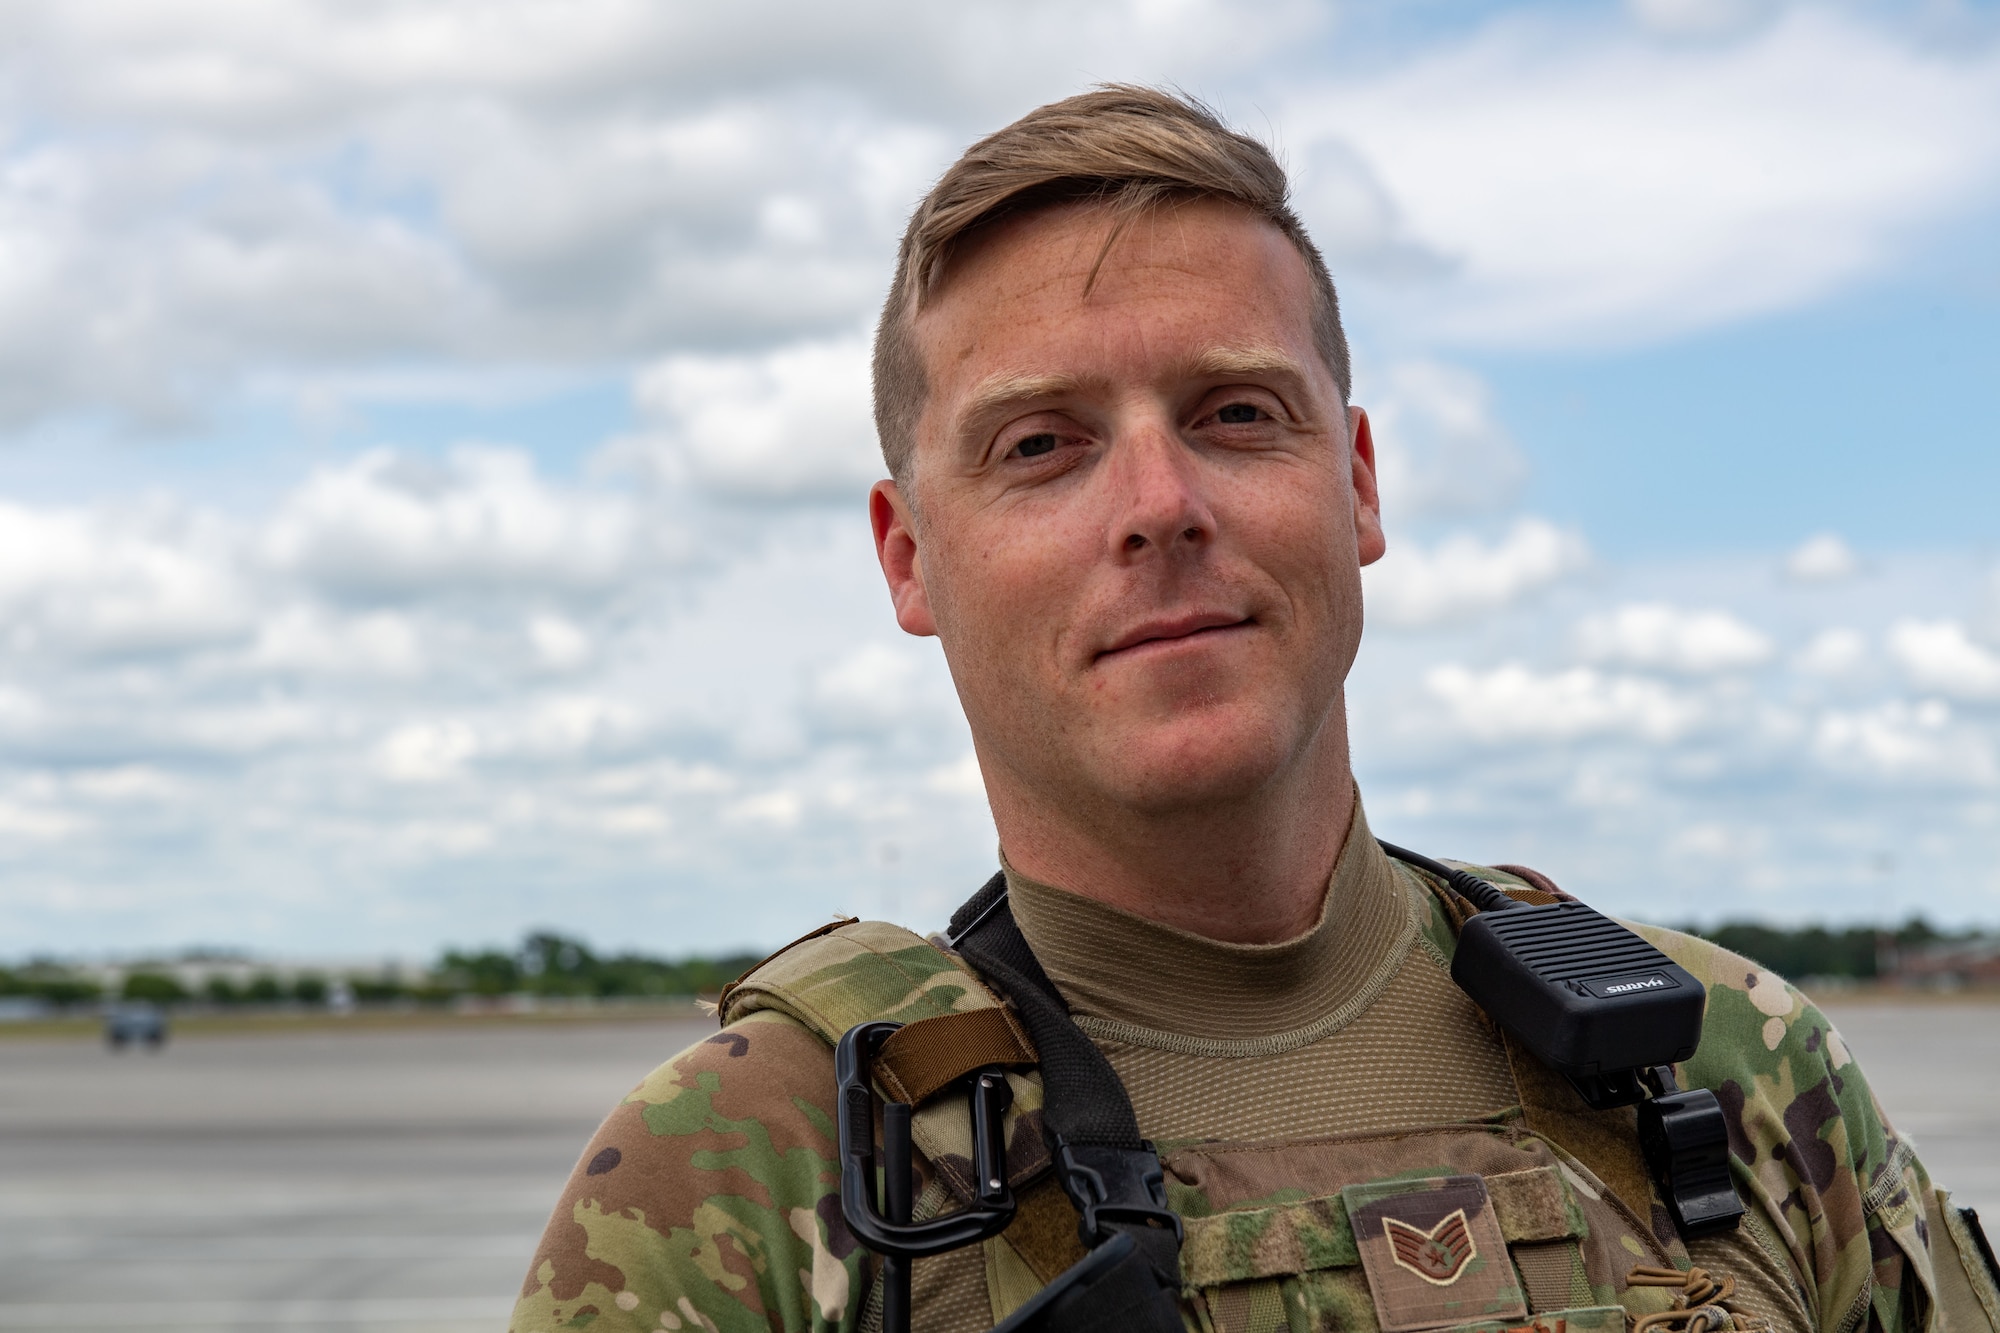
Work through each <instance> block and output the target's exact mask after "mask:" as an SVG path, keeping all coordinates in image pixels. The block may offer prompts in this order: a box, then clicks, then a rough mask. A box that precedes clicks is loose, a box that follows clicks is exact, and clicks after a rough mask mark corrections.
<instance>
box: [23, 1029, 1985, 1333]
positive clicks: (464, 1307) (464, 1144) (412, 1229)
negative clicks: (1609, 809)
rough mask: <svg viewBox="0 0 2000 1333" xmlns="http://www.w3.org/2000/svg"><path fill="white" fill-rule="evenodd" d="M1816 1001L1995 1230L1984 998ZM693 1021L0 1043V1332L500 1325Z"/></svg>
mask: <svg viewBox="0 0 2000 1333" xmlns="http://www.w3.org/2000/svg"><path fill="white" fill-rule="evenodd" d="M1829 1008H1830V1011H1831V1012H1832V1013H1833V1015H1834V1019H1835V1022H1836V1023H1838V1024H1839V1026H1840V1029H1841V1031H1842V1033H1843V1034H1844V1035H1845V1037H1846V1038H1847V1042H1848V1045H1849V1046H1850V1047H1851V1048H1852V1049H1853V1051H1854V1052H1855V1054H1856V1056H1857V1057H1858V1058H1859V1059H1860V1060H1861V1062H1862V1064H1863V1066H1864V1067H1865V1068H1867V1069H1868V1071H1869V1074H1870V1077H1871V1079H1872V1080H1873V1081H1874V1082H1875V1084H1876V1086H1877V1087H1878V1088H1879V1089H1880V1090H1881V1091H1882V1096H1883V1100H1884V1102H1885V1103H1886V1104H1887V1106H1888V1108H1889V1111H1890V1114H1891V1115H1892V1117H1894V1118H1895V1119H1896V1120H1897V1121H1898V1123H1899V1124H1901V1125H1902V1126H1903V1127H1904V1128H1905V1129H1906V1130H1907V1131H1908V1132H1909V1133H1910V1134H1911V1135H1912V1136H1913V1137H1915V1139H1916V1140H1917V1142H1918V1145H1919V1147H1920V1150H1921V1151H1922V1152H1923V1153H1924V1155H1925V1159H1926V1161H1927V1162H1928V1163H1929V1165H1930V1166H1931V1168H1932V1170H1933V1172H1934V1174H1936V1175H1937V1176H1938V1178H1939V1179H1941V1180H1944V1181H1946V1182H1947V1183H1949V1184H1951V1185H1953V1186H1954V1187H1955V1188H1956V1189H1957V1190H1958V1191H1959V1193H1960V1195H1961V1197H1962V1199H1963V1201H1965V1202H1970V1203H1973V1204H1975V1205H1978V1206H1980V1207H1981V1208H1982V1211H1983V1212H1984V1215H1985V1216H1987V1217H1988V1218H1990V1219H1993V1220H1994V1221H1995V1222H2000V1006H1994V1005H1979V1004H1880V1003H1860V1004H1841V1003H1838V1002H1836V1003H1834V1004H1832V1005H1830V1006H1829ZM708 1030H709V1029H708V1027H707V1024H706V1023H705V1022H699V1021H686V1020H658V1019H652V1020H643V1021H642V1020H629V1021H624V1022H619V1023H615V1024H612V1023H607V1024H596V1023H586V1022H580V1021H570V1022H562V1023H549V1024H540V1025H523V1024H506V1023H499V1022H488V1021H465V1022H461V1023H458V1024H455V1025H451V1026H445V1027H437V1026H433V1027H427V1028H413V1029H409V1030H400V1029H382V1028H376V1029H370V1030H355V1031H351V1032H344V1031H320V1032H312V1033H293V1034H289V1035H284V1034H252V1035H213V1036H189V1037H185V1038H181V1039H177V1040H175V1041H174V1042H173V1043H172V1044H170V1045H169V1047H168V1048H167V1050H166V1051H165V1052H163V1053H161V1054H158V1055H152V1054H146V1053H140V1052H132V1053H126V1054H122V1055H112V1054H110V1053H108V1052H107V1051H105V1050H104V1048H103V1047H102V1046H101V1045H99V1044H97V1043H95V1042H85V1041H80V1040H67V1041H30V1040H9V1041H0V1333H4V1331H5V1330H47V1331H49V1333H53V1331H54V1330H64V1331H65V1333H71V1331H74V1330H104V1331H105V1333H109V1331H110V1330H118V1331H119V1333H142V1331H147V1330H161V1331H163V1333H164V1331H167V1330H172V1331H174V1333H195V1331H197V1330H202V1331H206V1330H214V1331H215V1333H237V1331H239V1330H250V1329H257V1330H280V1329H282V1330H287V1331H288V1333H298V1331H308V1333H472V1331H473V1330H480V1331H481V1333H499V1331H500V1330H502V1329H504V1328H505V1327H506V1321H507V1314H508V1311H509V1309H510V1308H511V1306H512V1304H513V1296H514V1293H515V1292H516V1291H517V1290H518V1289H519V1286H520V1283H521V1280H522V1277H523V1275H524V1274H525V1272H526V1270H527V1264H528V1259H529V1257H530V1254H531V1252H532V1250H533V1247H534V1243H535V1239H536V1237H537V1236H538V1235H539V1234H540V1233H541V1229H542V1225H543V1222H544V1220H545V1219H546V1217H547V1215H548V1210H549V1207H550V1205H551V1204H552V1203H553V1202H554V1200H555V1196H556V1192H557V1190H558V1189H559V1188H560V1187H561V1184H562V1182H563V1180H564V1179H565V1177H567V1175H568V1173H569V1171H570V1168H571V1166H572V1164H573V1163H574V1162H575V1160H576V1156H577V1154H578V1152H579V1151H580V1150H581V1148H582V1147H583V1144H584V1142H585V1140H586V1139H587V1138H588V1137H589V1135H590V1132H591V1130H592V1129H593V1128H594V1127H595V1126H596V1124H597V1122H598V1120H599V1119H600V1118H601V1117H602V1116H603V1114H604V1112H605V1111H606V1110H607V1109H609V1108H610V1107H611V1106H612V1105H613V1104H614V1103H615V1102H616V1101H617V1100H618V1098H619V1097H621V1096H622V1095H624V1093H625V1091H626V1090H627V1089H628V1088H630V1087H631V1086H632V1085H633V1084H634V1083H636V1082H637V1081H638V1080H639V1078H640V1077H641V1076H643V1075H644V1074H645V1072H646V1071H647V1070H648V1069H650V1068H652V1067H653V1066H654V1065H656V1064H658V1063H659V1062H660V1061H661V1060H663V1059H665V1058H666V1057H668V1056H669V1055H671V1054H673V1053H674V1052H675V1051H677V1050H679V1049H680V1048H681V1047H682V1046H685V1045H686V1044H688V1043H689V1042H691V1041H694V1040H697V1039H699V1038H700V1037H701V1036H704V1035H706V1033H707V1032H708ZM1995 1229H1996V1230H1997V1231H2000V1227H1996V1228H1995Z"/></svg>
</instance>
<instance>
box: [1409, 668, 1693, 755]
mask: <svg viewBox="0 0 2000 1333" xmlns="http://www.w3.org/2000/svg"><path fill="white" fill-rule="evenodd" d="M1424 686H1425V688H1426V689H1427V690H1429V692H1430V693H1431V695H1432V696H1433V697H1435V698H1437V699H1438V700H1440V701H1441V702H1443V703H1444V705H1445V706H1446V708H1448V709H1449V710H1450V712H1451V716H1452V720H1453V721H1455V722H1456V723H1457V724H1458V725H1459V726H1460V727H1462V728H1463V729H1464V730H1465V731H1467V732H1469V733H1470V734H1471V735H1473V736H1475V737H1477V738H1478V739H1480V740H1484V741H1507V740H1533V741H1566V740H1576V739H1579V738H1582V737H1586V736H1593V735H1627V736H1635V737H1638V738H1641V739H1643V740H1648V741H1671V740H1674V739H1676V738H1678V737H1680V736H1681V735H1683V734H1685V733H1686V732H1687V731H1688V730H1689V728H1691V727H1693V726H1695V725H1696V724H1697V723H1698V722H1700V721H1701V720H1702V716H1703V712H1704V710H1703V708H1702V706H1701V704H1700V703H1699V702H1698V701H1696V700H1693V699H1690V698H1688V697H1686V696H1684V695H1680V694H1676V693H1675V692H1674V691H1672V690H1670V689H1668V688H1667V687H1666V686H1664V685H1662V684H1660V683H1659V682H1658V681H1654V680H1646V679H1643V678H1639V677H1633V676H1610V675H1605V674H1603V673H1601V672H1597V671H1593V670H1591V669H1590V668H1588V667H1572V668H1570V669H1569V670H1567V671H1557V672H1550V673H1539V672H1535V671H1532V670H1530V669H1529V668H1527V667H1525V666H1522V665H1520V664H1519V663H1508V664H1506V665H1504V666H1499V667H1494V668H1492V669H1491V670H1488V671H1476V670H1473V669H1472V668H1470V667H1465V666H1460V665H1457V664H1455V663H1454V664H1450V665H1446V666H1440V667H1435V668H1433V669H1432V670H1431V671H1429V672H1428V673H1426V674H1425V676H1424Z"/></svg>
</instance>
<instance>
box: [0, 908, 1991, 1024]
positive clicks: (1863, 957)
mask: <svg viewBox="0 0 2000 1333" xmlns="http://www.w3.org/2000/svg"><path fill="white" fill-rule="evenodd" d="M1681 929H1683V930H1685V931H1687V933H1689V934H1691V935H1698V936H1701V937H1702V938H1704V939H1708V940H1713V941H1714V942H1715V943H1717V944H1720V945H1721V946H1722V947H1723V948H1725V949H1730V950H1732V951H1734V952H1736V953H1740V954H1742V955H1743V956H1744V957H1746V958H1748V959H1750V960H1751V961H1752V962H1755V963H1757V964H1758V965H1760V966H1762V967H1767V968H1770V969H1771V970H1772V971H1774V972H1777V973H1779V974H1780V975H1782V976H1786V977H1790V978H1793V979H1794V980H1800V979H1804V978H1809V977H1814V978H1838V979H1845V980H1853V981H1871V980H1875V979H1876V978H1878V977H1880V976H1882V975H1884V974H1885V973H1886V972H1888V971H1890V970H1892V969H1893V968H1894V965H1895V957H1896V954H1897V953H1898V952H1900V951H1904V950H1910V949H1921V948H1923V947H1925V946H1928V945H1933V944H1941V943H1949V942H1952V941H1958V940H1967V939H1974V938H1978V932H1974V931H1961V932H1947V931H1942V930H1938V929H1937V928H1935V927H1933V926H1932V925H1931V924H1930V923H1929V922H1927V921H1925V920H1924V919H1923V918H1922V917H1912V918H1911V919H1910V920H1908V921H1906V922H1904V923H1903V924H1902V925H1900V926H1849V927H1845V928H1840V929H1833V928H1829V927H1826V926H1800V927H1784V926H1772V925H1766V924H1763V923H1760V922H1754V921H1731V922H1725V923H1723V924H1721V925H1719V926H1711V927H1703V926H1683V927H1681ZM759 957H760V955H758V954H755V953H739V954H725V955H721V956H715V957H710V956H702V955H697V956H693V957H688V958H681V959H677V960H670V959H666V958H658V957H653V956H650V955H647V954H642V953H634V952H625V953H618V954H611V955H600V954H598V953H597V952H596V951H595V950H593V949H591V947H590V946H589V945H588V944H586V943H584V942H583V941H582V940H578V939H572V938H569V937H567V936H564V935H559V934H556V933H554V932H552V931H535V932H533V933H531V934H529V935H528V936H527V937H526V938H525V939H523V940H522V941H521V944H520V946H519V947H518V948H515V949H512V950H507V949H497V948H493V949H482V950H477V951H461V950H456V949H452V950H446V951H445V953H444V954H443V955H442V956H440V957H439V959H438V960H437V962H436V963H435V964H433V965H432V966H431V967H430V968H429V969H427V970H426V971H425V972H423V973H422V974H420V975H416V976H409V977H406V976H403V975H401V974H398V973H396V972H393V971H385V972H380V973H365V972H350V973H346V974H342V975H339V976H327V975H322V974H318V973H312V972H301V973H296V974H293V975H289V976H281V975H280V974H278V973H276V972H257V973H253V974H251V975H250V976H248V977H246V978H242V979H237V978H233V977H230V976H226V975H223V974H220V973H218V972H213V971H211V972H210V973H209V975H208V976H207V978H206V979H205V980H204V981H203V982H202V983H200V984H199V985H198V986H195V987H189V986H188V985H186V984H185V983H184V982H183V981H182V980H181V979H180V977H179V975H177V974H176V973H175V972H174V971H171V970H168V969H167V968H165V967H163V966H160V965H154V966H152V967H145V966H141V967H135V968H132V969H130V970H129V971H127V972H126V973H125V975H124V979H123V981H122V982H121V983H120V984H119V985H118V986H117V987H116V988H113V989H107V988H106V987H105V986H103V985H101V984H100V983H99V982H98V981H96V980H95V979H93V978H92V977H90V976H89V975H87V974H85V973H83V972H80V971H78V970H77V969H75V968H72V967H67V966H64V965H62V964H59V963H55V962H50V961H45V960H44V961H36V962H30V963H28V964H25V965H23V966H20V967H15V968H0V997H19V998H28V999H33V1000H38V1001H41V1002H42V1003H44V1004H49V1005H54V1006H58V1007H65V1008H66V1007H74V1006H85V1005H92V1004H98V1003H102V1002H104V1001H107V1000H128V1001H147V1002H150V1003H154V1004H167V1005H183V1004H190V1003H200V1004H205V1005H209V1006H213V1007H217V1008H234V1007H264V1006H293V1007H304V1008H318V1007H322V1006H324V1005H326V1004H327V1003H328V1001H329V999H330V998H333V997H334V996H336V994H338V993H340V992H342V991H344V993H345V996H346V997H349V998H351V999H352V1001H353V1002H354V1003H357V1004H362V1005H394V1004H401V1005H411V1004H415V1005H449V1004H453V1003H456V1002H458V1001H459V1000H460V999H461V998H462V997H465V996H474V997H482V998H497V997H500V996H506V995H532V996H537V997H550V998H555V997H567V998H576V999H669V998H674V997H684V996H698V995H713V994H715V993H716V992H718V991H720V990H721V989H722V988H723V987H724V986H725V985H727V984H728V983H729V982H730V981H731V980H733V979H734V978H736V977H737V976H739V975H741V974H742V972H743V971H744V970H745V969H746V968H748V967H750V966H751V965H752V964H754V963H756V962H757V960H758V958H759Z"/></svg>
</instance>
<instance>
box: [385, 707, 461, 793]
mask: <svg viewBox="0 0 2000 1333" xmlns="http://www.w3.org/2000/svg"><path fill="white" fill-rule="evenodd" d="M478 753H479V737H478V735H477V734H476V733H475V732H474V731H473V729H472V728H471V727H470V726H468V725H467V724H466V723H464V722H461V721H436V722H410V723H406V724H404V725H403V726H400V727H397V728H396V730H395V731H393V732H391V733H390V734H389V735H388V736H386V737H384V738H383V740H382V745H381V748H380V750H379V752H378V755H379V766H380V769H381V772H382V776H383V777H386V778H388V779H389V780H390V781H392V782H443V781H445V780H446V779H448V778H454V777H457V776H458V775H459V773H460V771H461V770H462V769H463V768H464V767H465V763H466V761H467V760H469V759H471V758H472V757H473V756H474V755H476V754H478Z"/></svg>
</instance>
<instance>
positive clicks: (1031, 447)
mask: <svg viewBox="0 0 2000 1333" xmlns="http://www.w3.org/2000/svg"><path fill="white" fill-rule="evenodd" d="M1055 447H1056V437H1055V436H1053V435H1030V436H1028V437H1027V438H1026V439H1024V440H1022V441H1021V442H1020V443H1019V444H1017V445H1015V446H1014V454H1015V456H1016V457H1018V458H1035V457H1038V456H1040V455H1042V454H1046V453H1049V452H1051V451H1053V450H1054V449H1055Z"/></svg>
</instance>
